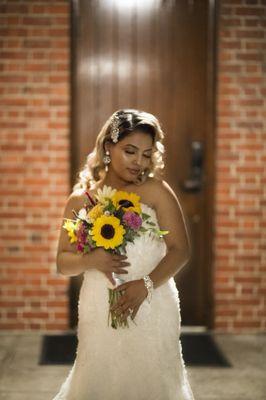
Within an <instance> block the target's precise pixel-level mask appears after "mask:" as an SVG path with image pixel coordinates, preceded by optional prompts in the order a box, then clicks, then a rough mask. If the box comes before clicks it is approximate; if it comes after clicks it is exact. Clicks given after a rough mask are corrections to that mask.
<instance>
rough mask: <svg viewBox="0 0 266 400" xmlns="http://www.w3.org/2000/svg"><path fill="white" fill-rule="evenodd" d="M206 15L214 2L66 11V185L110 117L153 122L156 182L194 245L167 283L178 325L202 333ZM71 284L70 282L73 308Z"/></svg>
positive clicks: (208, 93) (208, 124)
mask: <svg viewBox="0 0 266 400" xmlns="http://www.w3.org/2000/svg"><path fill="white" fill-rule="evenodd" d="M214 12H215V11H214V2H210V3H209V2H208V1H196V0H195V1H192V0H191V1H184V0H179V1H177V0H176V1H173V0H170V1H163V0H161V1H158V0H153V1H152V0H146V1H139V0H135V1H132V0H131V1H123V2H122V1H121V0H99V1H96V0H95V1H87V0H76V1H73V2H72V57H73V60H72V136H71V138H72V149H73V150H72V182H71V183H72V184H74V181H75V176H76V173H77V171H78V170H79V169H80V168H81V166H82V165H83V164H84V162H85V159H86V156H87V154H88V153H89V152H90V151H92V149H93V147H94V143H95V138H96V136H97V134H98V132H99V130H100V128H101V126H102V125H103V123H104V122H105V120H106V119H107V118H108V117H109V115H110V114H112V113H113V112H114V111H115V110H116V109H119V108H137V109H142V110H145V111H148V112H151V113H153V114H155V115H156V116H157V117H158V119H159V121H160V122H161V125H162V128H163V130H164V131H165V135H166V136H165V147H166V169H165V180H166V181H167V182H168V183H169V184H170V185H171V186H172V187H173V189H174V190H175V192H176V194H177V195H178V197H179V199H180V202H181V205H182V207H183V210H184V213H185V216H186V222H187V224H188V227H189V230H190V235H191V238H192V245H193V257H192V260H191V262H190V263H189V264H188V265H187V266H186V267H185V268H183V269H182V270H181V271H180V272H179V273H178V274H177V276H176V277H175V281H176V285H177V287H178V289H179V293H180V299H181V305H182V306H181V315H182V324H183V325H204V326H207V327H209V328H210V327H212V321H213V319H212V308H213V301H212V279H211V245H212V243H211V239H212V234H211V229H212V212H211V210H212V204H213V191H212V186H211V187H210V185H209V184H208V182H212V176H213V175H212V174H213V170H214V161H213V157H212V154H213V142H214V141H213V134H214V132H213V125H214V108H213V103H214V90H213V88H214V83H213V82H214V76H213V68H212V65H213V45H214V42H213V37H214V33H215V32H214V22H215V20H214V18H215V14H214ZM206 161H207V162H206ZM80 283H81V282H80V278H73V279H72V280H71V287H72V290H71V292H72V297H73V296H74V297H75V298H76V303H77V296H78V290H77V286H79V285H80ZM72 303H73V304H74V303H75V301H74V302H73V301H72ZM72 308H73V307H72ZM72 312H73V314H74V318H73V315H72V321H76V322H77V315H76V312H77V309H76V308H73V310H72ZM74 324H75V323H74ZM72 325H73V323H72Z"/></svg>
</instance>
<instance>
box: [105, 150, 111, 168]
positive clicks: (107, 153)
mask: <svg viewBox="0 0 266 400" xmlns="http://www.w3.org/2000/svg"><path fill="white" fill-rule="evenodd" d="M110 162H111V157H110V152H109V150H106V153H105V156H104V157H103V163H104V164H105V171H106V172H107V171H108V164H109V163H110Z"/></svg>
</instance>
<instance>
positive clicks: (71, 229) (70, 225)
mask: <svg viewBox="0 0 266 400" xmlns="http://www.w3.org/2000/svg"><path fill="white" fill-rule="evenodd" d="M63 228H64V229H66V230H67V233H68V236H69V237H70V243H74V242H76V241H77V240H78V239H77V236H76V234H75V229H76V223H75V222H73V221H71V220H70V219H66V220H65V223H64V225H63Z"/></svg>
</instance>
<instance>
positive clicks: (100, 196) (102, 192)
mask: <svg viewBox="0 0 266 400" xmlns="http://www.w3.org/2000/svg"><path fill="white" fill-rule="evenodd" d="M115 192H116V189H113V188H112V187H111V186H106V185H104V186H103V188H102V189H101V188H99V189H98V190H97V194H96V195H95V197H96V199H97V200H98V201H99V202H100V203H101V204H103V205H107V204H108V201H107V200H106V198H110V197H112V196H113V195H114V194H115Z"/></svg>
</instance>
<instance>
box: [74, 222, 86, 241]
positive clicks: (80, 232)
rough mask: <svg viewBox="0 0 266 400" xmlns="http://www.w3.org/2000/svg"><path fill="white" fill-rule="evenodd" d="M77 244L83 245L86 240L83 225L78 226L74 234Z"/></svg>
mask: <svg viewBox="0 0 266 400" xmlns="http://www.w3.org/2000/svg"><path fill="white" fill-rule="evenodd" d="M76 235H77V239H78V242H79V243H80V244H83V245H84V244H85V242H86V238H87V232H86V229H85V227H84V225H83V224H81V225H80V226H79V229H78V231H77V232H76Z"/></svg>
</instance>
